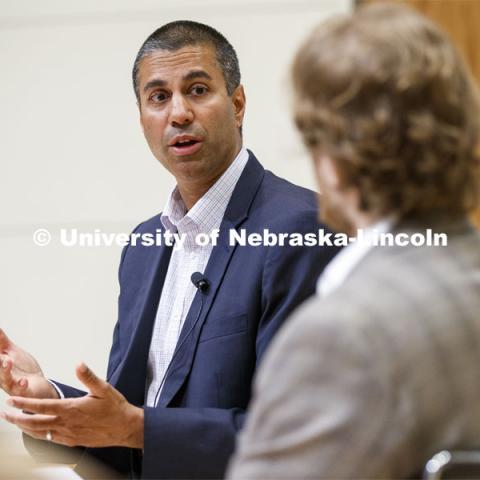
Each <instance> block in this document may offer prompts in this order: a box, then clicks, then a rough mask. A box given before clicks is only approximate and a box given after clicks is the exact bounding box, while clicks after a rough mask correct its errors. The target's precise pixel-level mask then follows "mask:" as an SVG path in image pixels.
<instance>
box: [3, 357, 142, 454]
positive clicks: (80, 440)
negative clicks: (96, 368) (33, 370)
mask: <svg viewBox="0 0 480 480" xmlns="http://www.w3.org/2000/svg"><path fill="white" fill-rule="evenodd" d="M77 377H78V379H79V380H80V381H81V382H82V383H83V384H84V385H85V386H86V387H87V388H88V390H89V391H90V393H89V394H88V395H85V396H84V397H80V398H67V399H63V400H34V399H28V398H20V397H12V398H10V399H9V400H8V403H9V405H11V406H13V407H16V408H18V409H20V410H23V411H27V412H29V414H26V413H23V412H22V413H6V412H3V413H1V414H0V416H1V417H2V418H4V419H5V420H7V421H9V422H10V423H13V424H14V425H17V426H18V427H19V428H20V429H21V430H22V431H23V432H24V433H26V434H27V435H30V436H31V437H33V438H37V439H42V440H45V439H47V438H48V439H49V440H51V441H53V442H55V443H58V444H61V445H66V446H69V447H76V446H84V447H109V446H120V447H122V446H123V447H130V448H143V430H144V427H143V422H144V417H143V409H141V408H138V407H136V406H134V405H132V404H130V403H128V401H127V400H126V399H125V397H124V396H123V395H122V394H121V393H120V392H119V391H118V390H116V389H115V388H113V387H112V386H111V385H110V384H108V383H107V382H105V381H103V380H101V379H99V378H98V377H97V376H96V375H95V374H94V373H93V372H92V371H91V370H90V369H89V368H88V367H87V366H86V365H85V364H81V365H79V366H78V367H77Z"/></svg>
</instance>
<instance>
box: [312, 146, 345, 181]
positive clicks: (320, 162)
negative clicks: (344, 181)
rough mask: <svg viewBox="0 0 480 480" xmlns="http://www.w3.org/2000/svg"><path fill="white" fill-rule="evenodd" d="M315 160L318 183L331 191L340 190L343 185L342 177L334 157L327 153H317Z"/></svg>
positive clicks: (314, 156)
mask: <svg viewBox="0 0 480 480" xmlns="http://www.w3.org/2000/svg"><path fill="white" fill-rule="evenodd" d="M313 158H314V162H315V174H316V175H317V180H318V183H319V184H320V185H324V186H325V187H327V188H329V189H330V190H338V189H339V188H340V184H341V182H340V175H339V174H338V170H337V167H336V166H335V162H334V160H333V159H332V157H331V156H330V155H329V154H327V153H325V152H317V153H315V154H314V155H313Z"/></svg>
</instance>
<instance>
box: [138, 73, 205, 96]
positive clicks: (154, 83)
mask: <svg viewBox="0 0 480 480" xmlns="http://www.w3.org/2000/svg"><path fill="white" fill-rule="evenodd" d="M197 78H206V79H207V80H212V77H211V76H210V75H209V74H208V73H207V72H206V71H205V70H192V71H191V72H188V73H187V74H186V75H185V76H184V77H183V79H182V80H184V81H187V82H188V81H190V80H195V79H197ZM166 85H167V82H166V81H165V80H162V79H160V78H155V79H153V80H150V81H149V82H147V83H146V84H145V86H144V87H143V91H144V92H146V91H147V90H149V89H151V88H156V87H165V86H166Z"/></svg>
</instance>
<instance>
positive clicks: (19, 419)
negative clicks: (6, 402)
mask: <svg viewBox="0 0 480 480" xmlns="http://www.w3.org/2000/svg"><path fill="white" fill-rule="evenodd" d="M0 418H3V420H6V421H7V422H10V423H12V424H13V425H16V426H17V427H19V428H20V429H22V430H24V429H27V430H29V431H32V432H38V431H45V430H51V429H53V428H55V427H56V426H58V425H57V422H58V417H57V416H56V415H29V414H27V413H23V412H21V413H9V412H0Z"/></svg>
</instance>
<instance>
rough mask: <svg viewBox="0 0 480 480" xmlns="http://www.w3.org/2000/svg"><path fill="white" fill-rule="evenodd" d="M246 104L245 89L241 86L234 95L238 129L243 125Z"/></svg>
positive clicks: (233, 100) (233, 101)
mask: <svg viewBox="0 0 480 480" xmlns="http://www.w3.org/2000/svg"><path fill="white" fill-rule="evenodd" d="M246 103H247V99H246V98H245V91H244V89H243V85H239V86H238V87H237V88H236V89H235V90H234V91H233V93H232V104H233V110H234V112H235V119H236V122H237V127H239V128H240V127H241V126H242V124H243V117H244V115H245V106H246Z"/></svg>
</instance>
